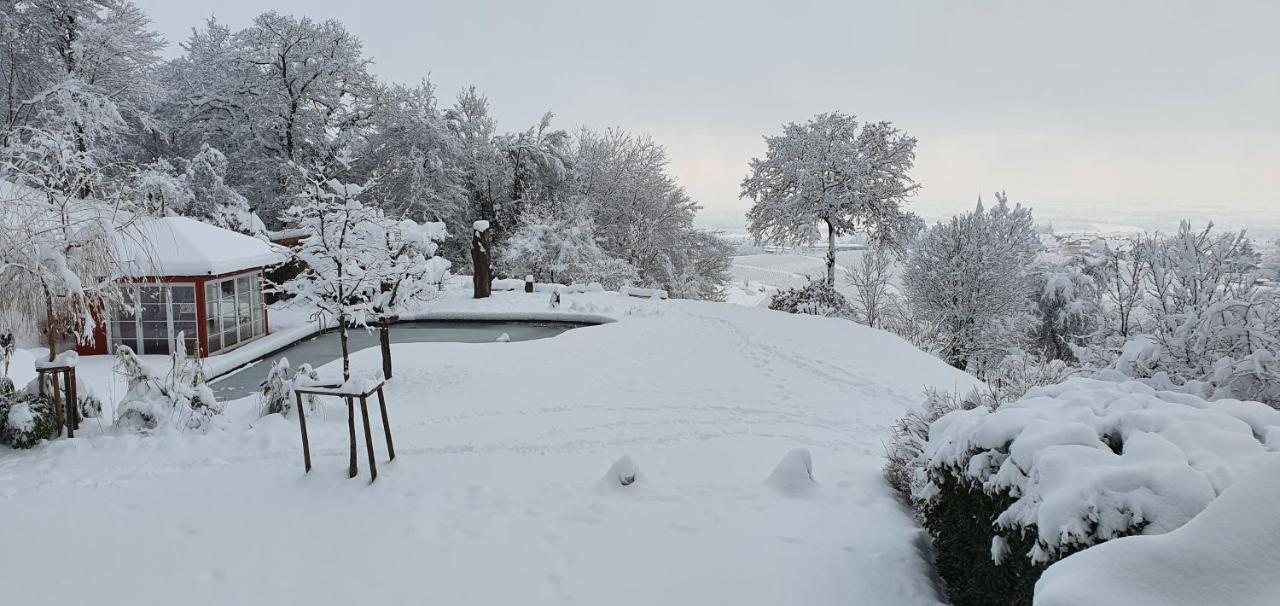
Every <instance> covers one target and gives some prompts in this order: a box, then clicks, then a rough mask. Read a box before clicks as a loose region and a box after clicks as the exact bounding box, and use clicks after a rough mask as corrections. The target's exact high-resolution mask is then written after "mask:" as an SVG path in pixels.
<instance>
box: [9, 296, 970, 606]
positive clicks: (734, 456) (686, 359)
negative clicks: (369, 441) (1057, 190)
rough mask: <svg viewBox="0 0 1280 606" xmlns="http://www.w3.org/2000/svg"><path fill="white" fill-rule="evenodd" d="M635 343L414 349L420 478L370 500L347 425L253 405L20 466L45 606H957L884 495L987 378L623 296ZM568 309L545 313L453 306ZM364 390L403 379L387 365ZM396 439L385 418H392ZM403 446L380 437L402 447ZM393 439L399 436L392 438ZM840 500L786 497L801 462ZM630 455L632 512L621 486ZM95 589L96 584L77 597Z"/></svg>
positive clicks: (22, 566) (602, 305)
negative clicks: (916, 420) (975, 381)
mask: <svg viewBox="0 0 1280 606" xmlns="http://www.w3.org/2000/svg"><path fill="white" fill-rule="evenodd" d="M568 299H571V301H567V302H566V305H570V304H571V303H580V304H583V305H586V304H590V305H592V306H594V308H593V311H595V312H598V313H605V314H608V315H612V316H614V317H617V318H618V319H620V320H621V321H620V322H617V323H614V324H608V325H603V326H596V327H590V328H583V329H577V330H573V331H569V332H568V333H565V334H563V335H561V336H559V337H555V338H551V339H546V340H542V341H530V342H523V343H493V344H459V343H417V344H403V345H397V346H396V348H395V359H396V361H397V376H396V378H395V379H394V380H393V381H392V382H391V383H390V384H389V391H388V400H389V406H390V417H391V424H392V427H393V429H394V431H395V440H396V445H397V455H398V457H397V459H396V460H395V461H394V462H392V463H387V462H385V455H386V453H385V449H384V447H383V445H382V443H381V441H380V440H375V447H376V449H377V451H378V454H379V460H380V466H379V472H380V475H379V479H378V481H377V482H376V483H375V484H373V485H369V484H368V476H367V471H366V470H364V469H363V464H364V459H363V457H364V452H363V444H362V448H361V452H360V456H361V465H362V469H361V472H362V476H361V478H360V479H354V480H349V479H347V478H346V473H345V465H346V459H347V451H346V413H345V410H344V409H341V408H338V407H336V406H332V405H330V406H326V407H325V409H324V410H323V411H322V412H321V413H319V414H316V415H314V416H311V415H309V421H311V423H310V426H311V439H312V445H313V454H314V455H315V467H314V469H313V471H312V473H311V474H310V475H309V476H304V475H303V474H302V461H301V454H300V450H299V446H298V433H297V426H296V424H295V423H294V422H293V421H292V420H286V419H283V418H281V417H279V416H273V417H268V418H264V419H257V418H256V414H255V413H254V410H253V409H254V408H255V405H254V404H253V403H252V402H251V401H247V400H246V401H241V402H239V403H238V405H237V406H236V407H235V408H236V409H235V410H233V411H232V412H231V413H230V414H229V415H228V419H227V422H226V423H225V424H224V427H222V428H220V429H218V430H216V431H214V432H212V433H210V434H208V435H204V436H193V435H184V434H168V435H161V436H149V437H137V436H131V435H113V434H112V433H111V432H107V433H106V434H105V435H100V436H96V437H92V438H88V439H76V440H59V441H56V442H53V443H50V444H46V445H44V446H42V447H40V448H38V449H36V450H34V451H29V452H8V451H6V452H0V511H3V512H4V515H3V517H4V519H5V522H4V533H3V540H4V543H5V544H6V545H21V546H22V548H21V549H12V548H9V549H4V550H0V587H3V588H4V590H3V591H4V595H5V600H6V601H9V600H12V601H13V603H22V604H55V603H56V604H78V603H84V604H89V603H92V604H97V605H101V604H126V603H128V604H172V603H183V604H266V603H274V604H280V603H306V604H351V603H391V604H401V603H430V604H656V603H660V604H707V603H727V604H747V605H751V604H761V605H763V604H804V605H812V606H820V605H824V604H886V605H893V604H910V605H915V604H934V603H938V598H937V593H936V591H935V590H934V588H933V587H932V585H931V581H930V576H929V572H928V567H927V565H926V563H925V561H924V559H923V558H922V556H921V554H920V552H919V549H918V547H917V545H918V541H920V540H921V537H920V532H919V531H918V530H917V529H915V528H914V527H913V525H912V523H911V521H910V519H909V517H908V515H907V513H906V512H905V510H903V509H902V508H901V507H900V506H899V505H898V504H897V502H896V501H895V500H894V498H893V496H892V495H891V493H890V491H889V489H888V487H887V486H886V485H885V484H884V482H883V480H882V479H881V477H880V466H881V463H882V455H883V446H882V444H883V440H884V438H885V436H886V428H887V426H888V424H889V423H890V422H891V421H892V420H893V418H894V417H896V416H897V415H898V414H900V412H901V411H902V410H903V409H904V408H905V407H906V406H908V405H910V404H913V403H915V402H916V401H917V400H918V399H919V393H920V390H921V389H922V388H923V387H924V386H925V385H934V386H938V387H943V388H948V389H955V388H965V387H967V385H968V384H970V383H971V381H972V380H971V379H970V378H969V377H968V376H966V375H964V374H961V373H959V372H956V371H954V370H952V369H950V368H949V367H947V366H945V365H944V364H942V363H941V362H938V361H937V360H935V359H933V358H931V357H929V356H927V355H925V354H923V353H920V352H917V351H915V350H913V349H911V348H910V347H909V346H908V345H906V344H905V343H903V342H901V341H900V340H898V339H897V338H896V337H893V336H891V335H888V334H886V333H881V332H878V331H872V330H869V329H866V328H864V327H861V326H857V325H855V324H852V323H848V322H843V321H838V320H828V319H821V318H813V317H799V316H789V315H785V314H781V313H777V312H770V311H767V310H762V309H750V308H741V307H736V306H732V305H726V304H712V303H692V302H681V301H667V302H650V301H641V300H635V299H628V298H625V297H621V296H619V295H616V294H599V295H577V296H573V297H569V298H568ZM450 305H451V306H454V307H457V308H459V309H464V308H480V309H486V308H487V309H491V310H492V309H507V310H518V309H523V308H529V309H532V308H537V309H544V308H545V298H544V297H542V296H541V295H528V296H526V295H522V294H513V293H502V294H501V296H499V297H497V298H495V300H493V301H482V302H471V301H450V302H448V303H446V306H450ZM356 362H357V368H376V367H377V365H378V358H377V355H376V352H375V351H373V350H366V351H363V352H360V353H359V354H357V359H356ZM375 416H376V415H375ZM375 423H376V420H375ZM379 433H380V428H378V427H375V428H374V435H375V436H377V435H379ZM797 447H800V448H807V449H808V450H809V451H810V452H811V453H812V455H813V463H814V476H815V478H816V479H817V482H818V485H817V486H816V488H814V489H813V490H811V491H809V492H807V493H804V494H788V493H784V492H780V491H778V490H776V489H775V488H773V487H771V486H767V485H765V484H764V479H765V477H766V476H768V475H769V473H770V472H771V471H772V469H773V467H774V466H775V465H776V464H777V463H778V461H779V460H781V459H782V458H783V456H784V455H785V454H786V453H787V452H788V451H789V450H791V449H793V448H797ZM623 455H630V456H631V457H632V459H633V460H634V461H635V463H636V465H637V467H638V468H639V470H640V477H639V480H638V482H637V483H636V484H633V485H632V486H630V487H627V488H622V487H619V486H609V485H605V484H602V483H601V482H600V478H601V477H602V476H603V475H604V474H605V472H606V470H608V469H609V467H610V465H611V464H612V463H613V462H614V461H615V460H617V459H618V458H619V457H621V456H623ZM66 569H73V570H74V571H75V572H74V582H58V581H55V580H54V579H55V578H56V576H57V574H58V571H59V570H66Z"/></svg>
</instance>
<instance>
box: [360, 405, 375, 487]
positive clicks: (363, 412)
mask: <svg viewBox="0 0 1280 606" xmlns="http://www.w3.org/2000/svg"><path fill="white" fill-rule="evenodd" d="M360 419H361V420H362V421H364V448H365V450H367V451H368V452H369V476H370V477H369V483H370V484H372V483H373V481H374V480H377V479H378V462H377V461H376V460H374V458H373V435H372V433H371V432H370V431H369V396H368V395H367V394H366V395H363V396H360Z"/></svg>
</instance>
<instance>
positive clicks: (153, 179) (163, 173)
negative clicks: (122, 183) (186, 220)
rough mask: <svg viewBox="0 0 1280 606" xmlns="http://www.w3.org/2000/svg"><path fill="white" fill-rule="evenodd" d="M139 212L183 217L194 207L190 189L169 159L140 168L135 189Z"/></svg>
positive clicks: (135, 178)
mask: <svg viewBox="0 0 1280 606" xmlns="http://www.w3.org/2000/svg"><path fill="white" fill-rule="evenodd" d="M133 189H134V192H135V195H136V196H137V200H138V207H139V210H142V211H143V212H146V213H147V214H150V215H154V216H157V217H164V216H167V215H174V214H184V213H186V212H187V211H188V210H189V209H188V206H190V204H191V198H192V195H191V187H190V186H189V185H188V182H187V179H186V178H185V176H184V175H183V174H179V173H178V171H177V169H175V168H174V167H173V164H171V163H169V161H168V160H165V159H163V158H162V159H160V160H157V161H155V162H152V163H150V164H147V165H145V166H142V167H140V168H139V170H138V172H137V175H136V176H135V177H134V186H133Z"/></svg>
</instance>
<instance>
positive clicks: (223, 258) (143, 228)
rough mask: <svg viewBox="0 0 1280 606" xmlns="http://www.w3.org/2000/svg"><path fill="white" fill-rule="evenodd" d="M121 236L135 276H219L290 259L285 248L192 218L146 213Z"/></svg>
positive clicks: (124, 258) (127, 263)
mask: <svg viewBox="0 0 1280 606" xmlns="http://www.w3.org/2000/svg"><path fill="white" fill-rule="evenodd" d="M119 240H120V243H121V251H120V255H121V262H122V264H123V265H124V268H125V269H124V273H125V274H126V275H128V276H131V277H166V276H217V275H222V274H227V273H231V272H236V271H242V270H246V269H254V268H257V267H265V266H268V265H274V264H276V263H281V262H283V261H285V260H286V259H288V257H289V252H288V250H287V249H285V248H284V247H282V246H277V245H275V244H271V243H270V242H264V241H262V240H259V239H257V238H254V237H253V236H246V235H244V234H241V233H237V232H234V231H231V230H229V229H223V228H221V227H216V226H213V225H209V224H208V223H202V222H200V221H197V220H195V219H192V218H189V217H142V218H139V219H138V220H137V223H136V224H135V225H134V229H132V230H129V231H128V232H126V233H125V234H122V235H121V236H120V237H119Z"/></svg>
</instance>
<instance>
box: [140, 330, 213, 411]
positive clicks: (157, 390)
mask: <svg viewBox="0 0 1280 606" xmlns="http://www.w3.org/2000/svg"><path fill="white" fill-rule="evenodd" d="M175 342H176V343H179V344H181V343H182V340H181V339H175ZM115 371H116V372H117V373H119V374H122V375H124V376H125V380H126V384H127V386H128V390H127V391H126V392H125V395H124V398H123V399H122V400H121V401H120V404H119V405H118V406H117V407H116V420H115V424H116V426H117V427H120V428H124V429H128V430H133V431H144V430H145V431H151V430H155V429H157V428H160V427H162V426H166V425H169V426H172V427H175V428H177V429H179V430H187V429H193V430H203V429H206V428H207V427H208V426H209V425H210V423H211V422H212V420H213V418H214V417H215V416H217V415H219V414H221V413H222V404H221V403H219V402H218V400H217V398H215V397H214V395H213V390H211V389H209V386H208V385H207V384H205V382H204V366H203V364H202V362H201V360H199V359H198V358H189V357H187V355H186V352H185V351H183V348H182V347H178V349H177V351H175V352H174V354H173V355H172V356H171V357H170V369H169V372H168V373H166V374H164V375H159V374H157V373H155V372H153V371H152V370H151V369H150V368H148V367H147V366H146V365H145V364H144V363H143V362H142V360H140V359H138V356H137V354H134V353H133V350H131V349H129V348H128V347H127V346H124V345H121V346H119V347H118V348H117V349H116V364H115Z"/></svg>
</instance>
